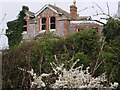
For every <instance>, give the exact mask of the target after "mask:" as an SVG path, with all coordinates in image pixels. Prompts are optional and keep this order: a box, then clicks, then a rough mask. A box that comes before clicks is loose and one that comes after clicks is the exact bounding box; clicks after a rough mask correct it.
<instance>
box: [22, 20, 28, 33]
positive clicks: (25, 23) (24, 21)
mask: <svg viewBox="0 0 120 90" xmlns="http://www.w3.org/2000/svg"><path fill="white" fill-rule="evenodd" d="M23 23H24V26H23V31H27V21H26V20H23Z"/></svg>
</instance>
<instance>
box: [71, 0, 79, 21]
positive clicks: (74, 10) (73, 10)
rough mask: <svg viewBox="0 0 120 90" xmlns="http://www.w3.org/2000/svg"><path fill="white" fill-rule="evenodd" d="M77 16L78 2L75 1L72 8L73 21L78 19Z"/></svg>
mask: <svg viewBox="0 0 120 90" xmlns="http://www.w3.org/2000/svg"><path fill="white" fill-rule="evenodd" d="M77 16H78V15H77V7H76V0H74V1H73V5H71V6H70V17H71V18H72V19H77Z"/></svg>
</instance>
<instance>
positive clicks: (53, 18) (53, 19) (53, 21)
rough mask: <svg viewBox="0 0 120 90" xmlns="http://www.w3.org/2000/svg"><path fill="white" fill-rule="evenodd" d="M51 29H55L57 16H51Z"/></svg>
mask: <svg viewBox="0 0 120 90" xmlns="http://www.w3.org/2000/svg"><path fill="white" fill-rule="evenodd" d="M50 29H55V17H50Z"/></svg>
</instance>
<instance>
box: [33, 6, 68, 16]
mask: <svg viewBox="0 0 120 90" xmlns="http://www.w3.org/2000/svg"><path fill="white" fill-rule="evenodd" d="M46 8H50V9H51V10H53V11H54V12H56V13H60V14H63V15H65V16H66V17H68V18H69V17H70V14H69V13H68V12H66V11H65V10H63V9H61V8H59V7H57V6H54V5H51V4H46V5H45V6H44V7H43V8H42V9H40V10H39V11H38V12H37V13H36V15H35V16H38V15H39V14H40V13H42V12H43V11H44V10H45V9H46Z"/></svg>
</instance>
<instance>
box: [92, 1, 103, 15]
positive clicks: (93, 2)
mask: <svg viewBox="0 0 120 90" xmlns="http://www.w3.org/2000/svg"><path fill="white" fill-rule="evenodd" d="M93 3H94V4H95V5H96V6H97V7H98V8H99V9H100V10H101V12H102V13H104V11H103V9H102V8H101V7H100V6H99V5H98V4H97V3H95V2H93Z"/></svg>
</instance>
